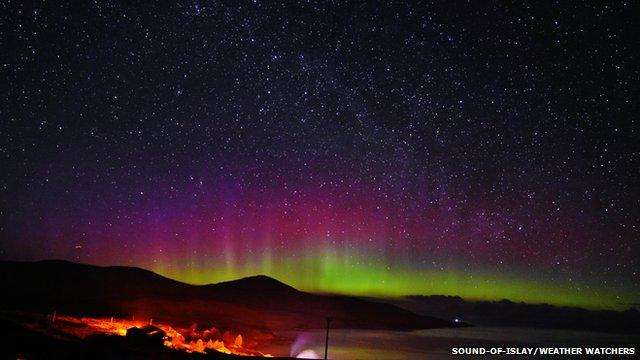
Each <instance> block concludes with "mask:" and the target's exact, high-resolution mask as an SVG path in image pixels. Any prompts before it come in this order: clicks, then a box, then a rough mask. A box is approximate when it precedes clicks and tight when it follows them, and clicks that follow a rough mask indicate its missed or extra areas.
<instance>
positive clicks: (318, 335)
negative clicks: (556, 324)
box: [265, 327, 640, 360]
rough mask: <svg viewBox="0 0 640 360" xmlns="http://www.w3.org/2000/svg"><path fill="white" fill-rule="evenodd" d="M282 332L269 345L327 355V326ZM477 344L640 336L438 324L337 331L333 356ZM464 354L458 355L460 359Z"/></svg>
mask: <svg viewBox="0 0 640 360" xmlns="http://www.w3.org/2000/svg"><path fill="white" fill-rule="evenodd" d="M280 335H282V336H285V337H287V338H288V340H286V341H282V342H280V343H277V344H273V347H271V348H269V349H268V351H269V352H271V353H272V354H274V355H283V356H294V357H295V356H297V355H299V354H301V353H303V354H307V355H310V356H313V354H314V353H315V354H316V355H317V356H318V357H319V358H322V356H323V355H324V336H325V334H324V331H323V330H318V331H306V332H300V333H291V332H289V333H283V334H280ZM471 346H476V347H477V346H485V347H491V346H500V347H505V346H549V347H553V346H555V347H578V346H627V347H628V346H634V347H636V348H637V347H638V346H640V336H638V335H620V334H606V333H596V332H584V331H570V330H547V329H526V328H506V327H472V328H461V329H432V330H420V331H414V332H396V331H363V330H332V331H331V333H330V338H329V358H332V359H342V360H356V359H378V360H391V359H447V358H452V356H451V355H450V352H451V348H453V347H471ZM265 350H267V349H265ZM636 351H638V349H636ZM460 357H461V356H456V358H460ZM476 358H478V357H477V356H476ZM480 358H483V359H488V358H490V357H489V356H482V357H480ZM498 358H501V359H506V358H509V357H508V356H501V357H498ZM518 358H526V357H524V356H523V357H518ZM556 358H562V357H556Z"/></svg>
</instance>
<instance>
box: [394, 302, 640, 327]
mask: <svg viewBox="0 0 640 360" xmlns="http://www.w3.org/2000/svg"><path fill="white" fill-rule="evenodd" d="M390 303H392V304H394V305H397V306H400V307H402V308H405V309H407V310H410V311H412V312H415V313H417V314H423V315H436V314H437V316H444V317H449V318H461V319H463V320H465V321H468V322H471V323H473V324H476V325H484V326H514V327H534V328H553V329H575V330H593V331H606V332H617V333H640V312H638V310H636V309H634V308H629V309H628V310H625V311H613V310H587V309H583V308H578V307H568V306H553V305H549V304H526V303H518V302H513V301H509V300H500V301H467V300H464V299H462V298H460V297H458V296H441V295H432V296H422V295H413V296H406V297H405V298H404V299H395V300H390Z"/></svg>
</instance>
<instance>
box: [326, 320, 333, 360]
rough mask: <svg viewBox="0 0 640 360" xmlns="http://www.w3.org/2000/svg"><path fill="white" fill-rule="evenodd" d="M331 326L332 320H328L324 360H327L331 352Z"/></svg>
mask: <svg viewBox="0 0 640 360" xmlns="http://www.w3.org/2000/svg"><path fill="white" fill-rule="evenodd" d="M330 324H331V318H330V317H328V318H327V336H326V338H325V340H324V360H327V353H328V351H329V325H330Z"/></svg>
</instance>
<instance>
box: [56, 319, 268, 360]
mask: <svg viewBox="0 0 640 360" xmlns="http://www.w3.org/2000/svg"><path fill="white" fill-rule="evenodd" d="M56 323H57V324H61V323H63V324H64V323H67V324H69V325H73V326H65V327H64V329H65V330H66V331H67V332H70V333H73V335H76V336H78V337H81V338H84V337H86V336H88V335H92V334H108V335H120V336H125V335H126V334H127V330H128V329H131V328H144V327H145V326H147V325H153V326H155V327H156V328H158V329H160V330H162V331H163V332H164V335H165V336H164V346H166V347H169V348H172V349H176V350H182V351H186V352H199V353H206V352H207V351H212V350H213V351H219V352H223V353H226V354H235V355H245V356H262V357H272V356H271V355H269V354H263V353H261V352H259V351H256V350H252V349H248V348H246V347H244V346H243V345H244V339H243V337H242V335H240V334H232V333H231V332H229V331H226V332H224V333H222V334H221V333H220V332H219V331H218V330H216V329H207V330H203V331H198V330H196V328H195V326H193V327H192V328H190V329H180V331H178V330H177V329H175V328H173V327H171V326H169V325H166V324H159V323H153V322H152V321H149V322H142V321H135V320H126V319H114V318H75V317H71V316H59V317H58V318H57V321H56Z"/></svg>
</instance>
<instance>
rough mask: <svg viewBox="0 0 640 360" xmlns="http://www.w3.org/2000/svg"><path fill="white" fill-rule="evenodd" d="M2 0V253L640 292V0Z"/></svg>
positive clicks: (482, 289)
mask: <svg viewBox="0 0 640 360" xmlns="http://www.w3.org/2000/svg"><path fill="white" fill-rule="evenodd" d="M545 3H547V4H544V5H541V4H537V2H530V3H529V4H526V3H524V4H522V3H513V4H509V5H504V4H503V5H500V4H494V5H490V4H489V3H482V2H475V1H473V2H455V3H454V2H450V1H442V2H439V3H438V2H436V3H431V2H424V3H422V2H420V3H413V4H400V3H395V4H386V5H384V4H375V5H374V4H372V3H371V4H364V3H359V2H353V3H350V2H339V1H331V2H317V3H316V2H313V1H307V2H303V3H300V4H294V2H293V1H284V2H283V3H278V2H272V1H253V2H236V1H229V2H204V1H202V2H198V1H188V2H180V4H175V5H173V4H165V2H158V3H156V4H150V3H146V2H139V4H135V5H132V4H128V2H122V3H120V2H114V1H97V2H88V1H81V2H77V3H75V4H73V5H71V4H68V5H65V4H62V2H58V1H49V2H46V3H39V2H38V3H28V2H22V1H15V2H11V1H9V2H3V3H2V4H1V5H0V28H1V29H2V30H1V32H0V60H1V62H0V64H1V69H0V71H1V73H2V85H0V89H2V106H1V107H0V121H1V124H0V169H1V170H0V191H1V196H0V258H1V259H5V260H7V259H10V260H39V259H52V258H55V259H67V260H71V261H78V262H84V263H91V264H98V265H133V266H140V267H144V268H147V269H150V270H153V271H156V272H159V273H160V274H163V275H166V276H168V277H171V278H175V279H179V280H182V281H186V282H190V283H209V282H216V281H221V280H230V279H235V278H239V277H242V276H248V275H254V274H259V273H262V274H266V275H270V276H273V277H276V278H278V279H280V280H282V281H284V282H286V283H288V284H290V285H293V286H295V287H298V288H300V289H303V290H309V291H322V292H337V293H347V294H358V295H385V296H399V295H407V294H448V295H461V296H463V297H467V298H472V299H492V300H494V299H502V298H508V299H511V300H516V301H528V302H549V303H552V304H571V305H581V306H587V307H598V308H626V307H628V306H630V304H637V303H639V302H640V276H638V272H639V271H640V259H639V257H638V254H640V243H639V240H640V201H639V199H640V186H639V184H638V176H639V175H640V170H639V169H640V141H639V134H638V119H637V117H638V113H639V112H640V108H639V106H638V100H639V96H638V94H639V91H638V84H639V83H640V81H639V80H640V71H639V70H638V54H639V46H638V37H637V27H638V22H637V19H638V14H639V11H640V9H639V7H638V3H637V2H629V3H624V2H614V3H608V2H594V4H591V5H589V4H578V3H577V2H575V3H574V2H569V1H567V2H565V3H564V4H555V3H552V2H545Z"/></svg>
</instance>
